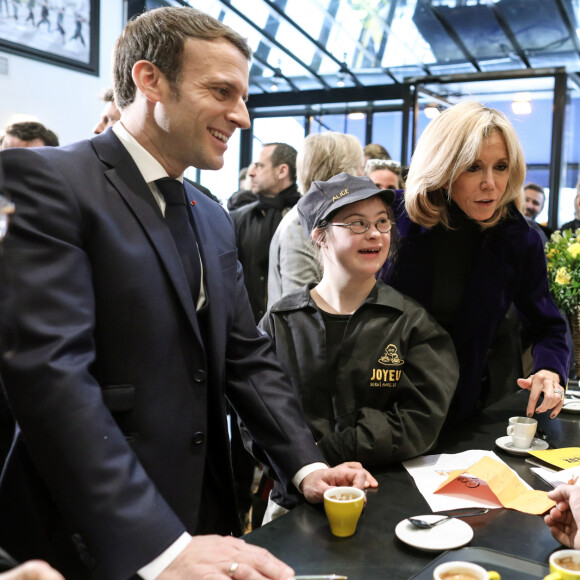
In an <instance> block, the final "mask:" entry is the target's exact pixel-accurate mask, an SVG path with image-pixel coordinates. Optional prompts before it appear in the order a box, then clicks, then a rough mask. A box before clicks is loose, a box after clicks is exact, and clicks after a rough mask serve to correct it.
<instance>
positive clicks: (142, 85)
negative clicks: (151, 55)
mask: <svg viewBox="0 0 580 580" xmlns="http://www.w3.org/2000/svg"><path fill="white" fill-rule="evenodd" d="M131 76H132V77H133V82H134V83H135V86H136V87H137V90H138V91H139V92H140V93H141V94H143V96H144V97H145V98H146V99H147V100H148V101H151V102H152V103H158V102H159V101H162V100H164V98H165V96H166V94H167V93H168V86H167V79H166V78H165V75H164V74H163V73H162V72H161V71H160V70H159V69H158V68H157V66H155V65H154V64H153V63H152V62H149V61H148V60H139V61H137V62H136V63H135V64H134V65H133V70H132V71H131Z"/></svg>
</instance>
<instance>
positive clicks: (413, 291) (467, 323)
mask: <svg viewBox="0 0 580 580" xmlns="http://www.w3.org/2000/svg"><path fill="white" fill-rule="evenodd" d="M393 209H394V211H395V217H396V223H397V230H398V234H399V236H400V242H399V248H398V249H397V256H396V258H395V261H394V264H393V263H390V262H388V263H387V264H386V265H385V266H384V267H383V270H382V271H381V272H380V274H379V277H380V278H381V279H382V280H383V281H386V282H387V283H389V284H391V285H392V286H393V287H394V288H396V289H397V290H399V291H400V292H403V293H404V294H407V295H408V296H411V297H412V298H414V299H415V300H417V301H418V302H419V303H420V304H421V305H423V306H424V307H425V308H426V309H427V311H429V312H432V306H433V304H432V300H433V292H434V277H435V271H434V265H435V262H436V260H435V251H436V243H435V235H434V231H433V229H430V228H424V227H422V226H420V225H418V224H416V223H414V222H412V221H411V220H410V218H409V216H408V215H407V212H406V211H405V207H404V196H403V192H402V191H399V192H397V199H396V201H395V202H394V204H393ZM512 303H513V304H514V306H515V307H516V310H517V312H518V315H519V317H520V319H521V320H522V322H523V324H524V326H525V328H526V330H527V331H528V333H529V336H530V338H531V340H532V343H533V345H534V346H533V349H532V354H533V358H534V372H536V371H538V370H540V369H549V370H552V371H554V372H556V373H558V374H559V375H560V381H561V382H562V384H563V385H565V384H566V382H567V379H568V364H569V351H568V347H567V344H566V338H565V336H566V325H565V322H564V320H563V319H562V317H561V315H560V313H559V311H558V309H557V307H556V305H555V304H554V302H553V300H552V297H551V296H550V291H549V288H548V277H547V273H546V258H545V255H544V249H543V246H542V242H541V240H540V237H539V236H538V234H537V233H536V232H535V231H533V230H532V229H531V228H530V226H529V225H528V224H527V223H526V221H525V219H524V217H523V216H522V215H521V214H520V212H518V211H517V209H516V208H515V207H513V206H512V207H510V208H509V214H508V216H506V217H505V218H504V219H503V220H502V221H500V222H499V223H498V224H497V225H496V226H494V227H492V228H489V229H487V230H485V231H484V233H483V234H482V237H481V245H480V247H479V249H478V252H477V255H476V256H474V258H473V265H472V269H471V271H470V273H469V276H468V278H467V281H466V285H465V289H464V293H463V298H462V301H461V303H460V305H459V308H458V311H457V315H456V320H455V324H454V327H453V329H451V330H450V335H451V338H452V339H453V342H454V344H455V350H456V352H457V358H458V360H459V366H460V377H459V383H458V385H457V390H456V391H455V397H454V400H453V403H452V406H451V410H450V417H449V420H450V421H451V422H456V421H459V420H461V419H466V418H468V417H470V416H471V415H473V414H474V413H475V412H476V411H477V410H478V409H479V408H480V398H481V395H482V392H481V391H482V376H483V374H484V370H485V366H486V363H487V356H488V353H489V349H490V347H491V344H492V341H493V339H494V336H495V333H496V331H497V329H498V326H499V325H500V323H501V322H502V320H503V319H504V318H505V316H506V314H507V311H508V309H509V308H510V306H511V304H512ZM514 340H519V337H514ZM514 387H515V385H514ZM522 412H523V410H522Z"/></svg>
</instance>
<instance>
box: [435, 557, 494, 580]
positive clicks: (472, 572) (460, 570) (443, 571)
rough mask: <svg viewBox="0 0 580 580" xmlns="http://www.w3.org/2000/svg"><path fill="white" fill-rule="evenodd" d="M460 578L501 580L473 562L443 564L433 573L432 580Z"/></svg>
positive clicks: (464, 579)
mask: <svg viewBox="0 0 580 580" xmlns="http://www.w3.org/2000/svg"><path fill="white" fill-rule="evenodd" d="M452 578H453V579H455V578H458V579H459V578H461V580H472V579H473V580H501V577H500V575H499V574H498V573H497V572H493V571H492V572H488V571H487V570H486V569H485V568H482V567H481V566H479V565H478V564H474V563H473V562H460V561H456V562H445V563H444V564H439V566H437V568H435V570H434V571H433V580H447V579H452Z"/></svg>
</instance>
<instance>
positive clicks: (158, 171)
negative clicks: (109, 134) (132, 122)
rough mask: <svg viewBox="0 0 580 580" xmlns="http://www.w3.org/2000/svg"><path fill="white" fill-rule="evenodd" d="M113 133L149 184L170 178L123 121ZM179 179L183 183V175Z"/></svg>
mask: <svg viewBox="0 0 580 580" xmlns="http://www.w3.org/2000/svg"><path fill="white" fill-rule="evenodd" d="M113 132H114V133H115V135H117V137H118V138H119V140H120V141H121V143H122V144H123V146H124V147H125V149H127V151H128V152H129V155H131V157H132V159H133V161H134V162H135V165H137V167H138V168H139V172H140V173H141V175H142V176H143V178H144V179H145V181H146V182H147V183H151V182H153V181H155V180H156V179H162V178H163V177H169V175H168V174H167V171H165V169H164V168H163V165H161V163H159V161H157V159H155V157H154V156H153V155H151V153H149V151H147V149H145V147H143V146H142V145H141V144H140V143H139V142H138V141H137V139H135V137H133V135H131V133H129V131H128V130H127V129H126V127H125V126H124V125H123V124H122V123H121V121H118V122H117V123H115V124H114V125H113ZM177 179H178V180H179V181H181V182H182V183H183V175H180V176H179V177H178V178H177Z"/></svg>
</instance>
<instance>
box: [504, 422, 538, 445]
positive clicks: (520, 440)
mask: <svg viewBox="0 0 580 580" xmlns="http://www.w3.org/2000/svg"><path fill="white" fill-rule="evenodd" d="M537 427H538V422H537V421H536V419H532V418H530V417H512V418H511V419H510V424H509V426H508V428H507V434H508V435H511V438H512V443H513V446H514V447H517V448H518V449H528V448H529V447H531V445H532V441H533V439H534V435H535V434H536V429H537Z"/></svg>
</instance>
